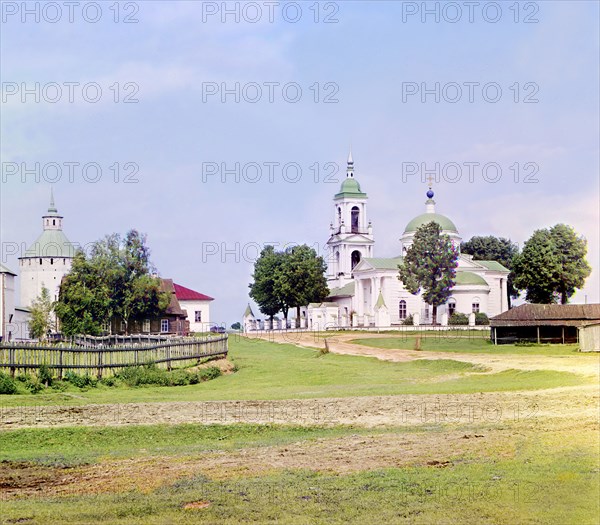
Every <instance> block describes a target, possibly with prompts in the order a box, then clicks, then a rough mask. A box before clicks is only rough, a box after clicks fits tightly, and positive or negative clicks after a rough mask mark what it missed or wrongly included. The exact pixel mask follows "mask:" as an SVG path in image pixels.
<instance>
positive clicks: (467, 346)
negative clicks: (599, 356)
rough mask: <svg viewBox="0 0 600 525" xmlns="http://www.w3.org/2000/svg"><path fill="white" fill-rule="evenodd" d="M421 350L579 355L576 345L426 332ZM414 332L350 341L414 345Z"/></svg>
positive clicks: (399, 346) (382, 345)
mask: <svg viewBox="0 0 600 525" xmlns="http://www.w3.org/2000/svg"><path fill="white" fill-rule="evenodd" d="M420 339H421V350H425V351H431V352H456V353H475V354H487V355H507V354H514V355H547V356H572V355H577V354H579V355H581V354H580V353H579V352H578V348H579V347H578V345H576V344H569V345H550V344H548V345H545V344H544V345H531V346H521V345H514V344H510V345H494V344H492V343H491V342H490V341H489V339H488V338H481V337H475V336H469V337H464V336H460V335H457V334H452V333H450V334H445V333H439V334H438V333H429V334H425V335H421V337H420ZM415 341H416V336H415V335H408V334H407V335H402V336H396V337H381V338H371V339H368V338H357V339H353V340H352V341H350V342H351V343H355V344H359V345H365V346H371V347H373V348H385V349H406V350H412V349H414V347H415Z"/></svg>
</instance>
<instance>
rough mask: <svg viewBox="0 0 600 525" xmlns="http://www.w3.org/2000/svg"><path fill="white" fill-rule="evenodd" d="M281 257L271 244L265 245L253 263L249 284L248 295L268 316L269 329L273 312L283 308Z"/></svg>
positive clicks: (275, 312)
mask: <svg viewBox="0 0 600 525" xmlns="http://www.w3.org/2000/svg"><path fill="white" fill-rule="evenodd" d="M282 263H283V257H282V254H281V252H276V251H275V248H274V247H273V246H265V248H263V250H262V251H261V252H260V256H259V257H258V259H257V260H256V262H255V263H254V273H253V274H252V279H253V282H252V283H251V284H250V285H249V286H250V297H252V299H254V301H255V302H256V304H257V305H258V307H259V308H260V311H261V312H262V313H263V314H265V315H266V316H268V317H269V323H270V327H271V329H272V328H273V318H274V317H275V314H277V312H279V311H280V310H281V309H282V308H283V301H282V299H281V294H280V290H279V276H280V271H281V266H282Z"/></svg>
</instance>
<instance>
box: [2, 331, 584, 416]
mask: <svg viewBox="0 0 600 525" xmlns="http://www.w3.org/2000/svg"><path fill="white" fill-rule="evenodd" d="M445 344H449V343H445ZM465 344H466V343H465ZM574 357H577V356H574ZM230 358H231V359H232V361H233V362H234V363H235V364H236V365H237V366H238V368H239V369H238V371H237V372H236V373H234V374H229V375H225V376H221V377H218V378H217V379H213V380H212V381H208V382H206V383H200V384H197V385H189V386H181V387H137V388H128V387H119V388H111V387H106V386H101V387H98V388H90V389H89V390H87V391H68V392H55V393H40V394H37V395H3V396H1V397H0V408H1V407H2V405H4V406H17V405H59V404H60V405H82V404H87V403H101V404H105V403H133V402H155V401H162V402H166V401H213V400H236V399H238V400H272V399H310V398H320V397H351V396H370V395H394V394H445V393H452V394H454V393H473V392H491V391H510V390H535V389H541V388H553V387H558V386H571V385H578V384H583V383H586V382H589V381H590V379H588V378H584V377H583V376H580V375H578V374H573V373H569V372H557V371H550V370H534V371H518V370H507V371H504V372H500V373H493V374H491V373H486V372H485V370H482V369H481V368H480V367H477V366H475V365H472V364H470V363H465V362H461V361H455V360H445V359H444V360H415V361H409V362H402V363H394V362H388V361H381V360H378V359H376V358H371V357H356V356H348V355H336V354H325V355H320V354H319V352H318V351H316V350H311V349H305V348H298V347H296V346H292V345H286V344H275V343H268V342H265V341H262V340H249V339H244V338H239V339H236V338H232V340H231V341H230ZM579 358H581V357H579Z"/></svg>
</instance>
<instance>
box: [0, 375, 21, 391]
mask: <svg viewBox="0 0 600 525" xmlns="http://www.w3.org/2000/svg"><path fill="white" fill-rule="evenodd" d="M16 393H17V383H16V381H15V380H14V379H13V378H12V377H10V376H9V375H8V374H5V373H4V372H0V394H8V395H10V394H16Z"/></svg>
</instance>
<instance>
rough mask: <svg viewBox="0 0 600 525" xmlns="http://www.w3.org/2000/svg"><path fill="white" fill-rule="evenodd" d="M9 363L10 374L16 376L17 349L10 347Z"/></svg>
mask: <svg viewBox="0 0 600 525" xmlns="http://www.w3.org/2000/svg"><path fill="white" fill-rule="evenodd" d="M8 364H9V365H10V376H11V377H15V349H14V348H9V349H8Z"/></svg>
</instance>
